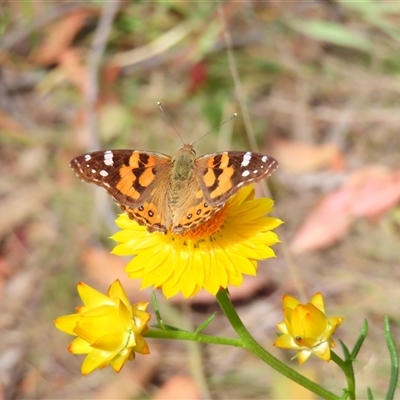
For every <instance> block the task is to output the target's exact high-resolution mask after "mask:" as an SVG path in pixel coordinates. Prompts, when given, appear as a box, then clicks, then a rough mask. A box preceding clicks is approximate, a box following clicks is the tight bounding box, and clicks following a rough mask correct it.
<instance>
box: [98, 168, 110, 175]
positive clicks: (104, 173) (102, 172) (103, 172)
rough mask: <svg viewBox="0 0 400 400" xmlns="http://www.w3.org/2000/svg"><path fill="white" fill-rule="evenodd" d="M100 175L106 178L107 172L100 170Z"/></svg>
mask: <svg viewBox="0 0 400 400" xmlns="http://www.w3.org/2000/svg"><path fill="white" fill-rule="evenodd" d="M100 175H101V176H108V172H107V171H104V169H102V170H101V171H100Z"/></svg>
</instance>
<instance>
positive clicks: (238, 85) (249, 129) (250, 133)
mask: <svg viewBox="0 0 400 400" xmlns="http://www.w3.org/2000/svg"><path fill="white" fill-rule="evenodd" d="M218 14H219V17H220V19H221V23H222V32H223V35H224V40H225V43H226V52H227V55H228V63H229V69H230V71H231V75H232V79H233V82H234V84H235V91H236V97H237V99H238V102H239V106H240V111H241V114H242V116H243V122H244V126H245V128H246V135H247V140H248V141H249V145H250V148H251V150H253V151H255V150H257V144H256V141H255V139H254V130H253V125H252V123H251V119H250V114H249V111H248V109H247V106H246V102H245V101H244V99H245V98H246V95H245V93H244V90H243V86H242V82H241V81H240V78H239V73H238V70H237V66H236V61H235V56H234V55H233V50H232V48H233V46H232V38H231V34H230V32H229V29H228V26H227V23H226V19H225V15H224V10H223V7H222V5H221V2H220V3H219V5H218Z"/></svg>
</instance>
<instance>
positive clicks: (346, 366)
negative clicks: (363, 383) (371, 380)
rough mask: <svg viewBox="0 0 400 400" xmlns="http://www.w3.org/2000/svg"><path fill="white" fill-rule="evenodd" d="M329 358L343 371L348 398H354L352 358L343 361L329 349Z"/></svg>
mask: <svg viewBox="0 0 400 400" xmlns="http://www.w3.org/2000/svg"><path fill="white" fill-rule="evenodd" d="M331 360H332V361H333V362H334V363H336V364H337V365H338V366H339V367H340V369H341V370H342V371H343V373H344V375H345V377H346V381H347V393H348V396H349V397H348V398H349V400H355V399H356V381H355V376H354V369H353V364H352V362H353V361H352V360H348V361H347V362H346V361H343V360H342V359H341V358H340V357H339V356H338V355H337V354H336V353H335V352H333V351H331Z"/></svg>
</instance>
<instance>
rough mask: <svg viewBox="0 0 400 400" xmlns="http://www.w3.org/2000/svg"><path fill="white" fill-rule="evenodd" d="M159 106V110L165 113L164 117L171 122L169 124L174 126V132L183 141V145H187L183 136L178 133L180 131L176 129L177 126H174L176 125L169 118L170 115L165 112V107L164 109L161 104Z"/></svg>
mask: <svg viewBox="0 0 400 400" xmlns="http://www.w3.org/2000/svg"><path fill="white" fill-rule="evenodd" d="M157 105H158V107H159V109H160V110H161V111H162V112H163V114H164V117H165V118H166V119H167V121H168V122H169V124H170V125H171V126H172V128H174V131H175V132H176V133H177V135H178V136H179V139H181V141H182V143H183V144H185V142H184V141H183V139H182V136H181V134H180V133H179V132H178V130H177V129H176V128H175V126H174V124H173V123H172V121H171V120H170V119H169V118H168V115H167V113H166V112H165V110H164V107H163V105H162V104H161V102H159V101H158V102H157Z"/></svg>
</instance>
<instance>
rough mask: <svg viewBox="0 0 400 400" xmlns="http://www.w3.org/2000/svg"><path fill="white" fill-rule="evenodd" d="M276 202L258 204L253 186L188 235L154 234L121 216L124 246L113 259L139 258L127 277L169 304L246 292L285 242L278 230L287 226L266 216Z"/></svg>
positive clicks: (118, 236)
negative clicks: (245, 284) (235, 289)
mask: <svg viewBox="0 0 400 400" xmlns="http://www.w3.org/2000/svg"><path fill="white" fill-rule="evenodd" d="M272 207H273V201H272V200H271V199H268V198H260V199H254V188H253V186H247V187H244V188H243V189H241V190H240V191H239V192H238V193H237V194H236V195H235V196H234V197H233V198H232V199H231V200H229V201H228V202H227V203H226V205H225V206H224V207H223V208H222V209H221V210H220V211H219V212H218V213H217V214H216V215H215V216H213V217H212V218H211V219H210V220H209V221H207V222H205V223H204V224H202V225H201V226H200V227H198V228H196V229H194V230H191V231H188V232H186V233H185V234H183V235H176V234H172V233H169V232H168V233H167V234H165V235H164V234H162V233H159V232H153V233H150V232H148V231H147V230H146V228H145V227H144V226H141V225H139V224H138V223H137V222H135V221H133V220H130V219H129V217H128V216H127V215H126V214H121V215H119V216H118V218H117V220H116V224H117V226H118V227H119V228H121V231H120V232H117V233H116V234H114V235H113V236H112V237H111V238H112V239H113V240H115V241H116V242H118V243H119V244H118V245H117V246H116V247H115V248H114V250H113V251H112V253H114V254H117V255H120V256H127V255H134V256H135V257H134V258H133V259H132V260H131V261H130V262H129V263H128V265H127V267H126V269H125V271H126V272H127V273H128V275H129V277H130V278H140V279H142V284H141V287H142V289H143V288H146V287H149V286H153V287H154V288H158V287H159V288H161V289H162V291H163V293H164V295H165V296H166V297H167V298H169V297H172V296H175V295H176V294H177V293H179V292H182V294H183V296H184V297H193V296H194V295H195V294H196V293H197V292H199V291H200V290H201V289H205V290H207V291H208V292H210V293H211V294H213V295H215V294H216V293H217V292H218V290H219V289H220V288H226V287H227V286H228V285H234V286H240V285H241V283H242V280H243V274H245V275H256V273H257V261H259V260H263V259H266V258H270V257H275V253H274V252H273V250H272V249H271V248H270V247H269V246H271V245H273V244H275V243H277V242H279V238H278V236H277V235H276V234H275V233H274V232H272V229H274V228H276V227H277V226H279V225H280V224H281V223H282V221H280V220H279V219H277V218H273V217H266V216H265V215H266V214H268V213H269V212H271V211H272Z"/></svg>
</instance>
